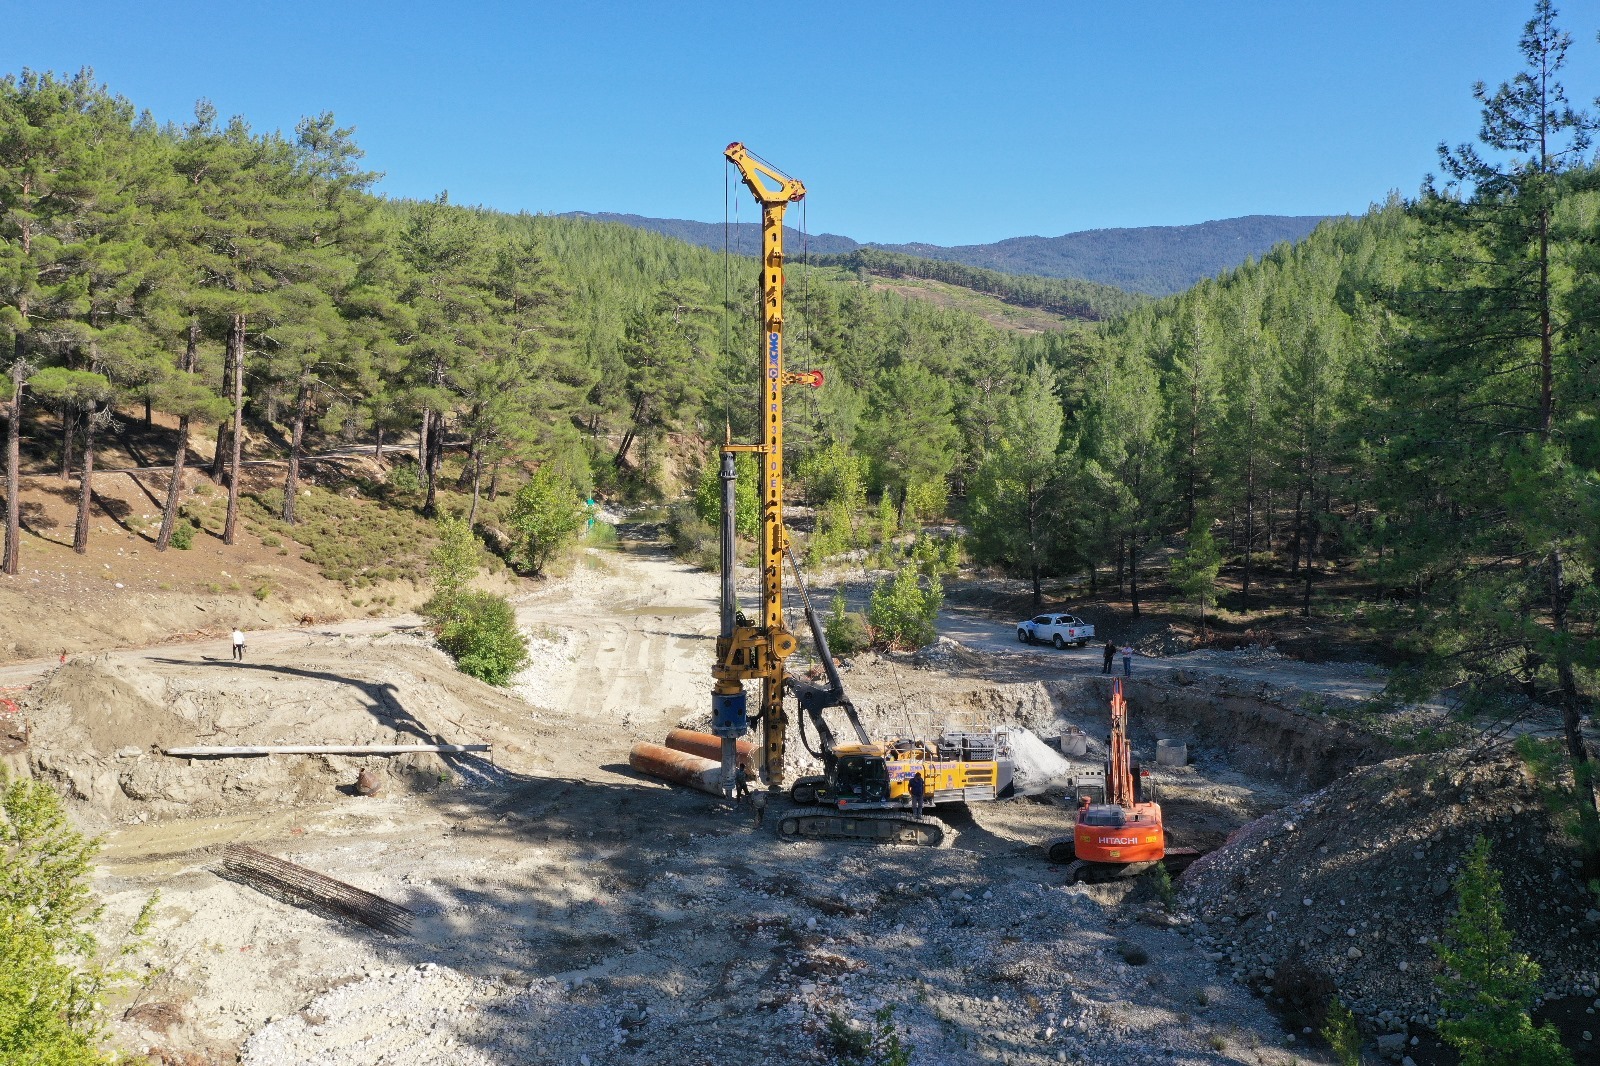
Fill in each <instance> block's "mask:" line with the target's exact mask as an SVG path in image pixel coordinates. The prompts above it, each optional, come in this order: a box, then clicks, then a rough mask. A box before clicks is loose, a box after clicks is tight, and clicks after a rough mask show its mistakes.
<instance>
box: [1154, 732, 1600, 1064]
mask: <svg viewBox="0 0 1600 1066" xmlns="http://www.w3.org/2000/svg"><path fill="white" fill-rule="evenodd" d="M1480 834H1481V835H1483V836H1485V837H1487V838H1488V839H1489V841H1490V844H1491V848H1492V852H1491V856H1492V858H1491V861H1492V862H1493V864H1494V865H1495V867H1496V868H1497V869H1498V870H1499V871H1500V874H1501V877H1502V880H1503V884H1504V887H1505V894H1506V906H1507V919H1508V922H1509V923H1510V925H1511V927H1512V929H1513V932H1514V934H1515V939H1516V943H1517V946H1518V948H1519V950H1523V951H1526V952H1528V953H1529V954H1531V955H1532V956H1533V957H1534V959H1535V960H1536V961H1537V962H1538V963H1539V964H1540V965H1541V967H1542V968H1543V971H1544V974H1543V983H1542V992H1543V994H1544V996H1545V997H1547V998H1550V999H1556V998H1560V997H1569V996H1574V997H1582V998H1585V999H1588V998H1593V997H1594V996H1595V995H1596V992H1597V989H1600V961H1597V960H1600V909H1596V904H1595V901H1594V898H1593V896H1592V895H1591V894H1590V893H1589V892H1588V891H1587V890H1586V889H1585V888H1584V886H1583V885H1582V884H1581V883H1580V881H1579V879H1578V878H1577V877H1576V876H1575V874H1576V867H1577V866H1578V862H1577V853H1576V850H1575V849H1574V847H1573V846H1572V844H1571V842H1570V841H1567V840H1565V839H1563V837H1562V835H1561V834H1560V833H1559V832H1558V831H1557V830H1556V828H1555V827H1554V826H1553V825H1552V824H1551V822H1550V819H1549V816H1548V814H1547V812H1546V810H1545V808H1544V805H1543V803H1542V802H1541V800H1540V798H1539V796H1538V794H1537V792H1536V791H1535V789H1534V787H1533V785H1532V783H1531V782H1530V781H1529V780H1528V779H1527V778H1526V776H1525V773H1524V771H1523V769H1522V766H1521V764H1520V762H1518V761H1517V760H1516V759H1515V758H1513V757H1509V756H1502V757H1499V758H1491V759H1487V760H1482V761H1478V762H1468V761H1466V760H1465V759H1464V758H1463V757H1462V756H1461V755H1459V754H1458V755H1447V756H1413V757H1409V758H1404V759H1397V760H1393V761H1390V762H1386V763H1382V764H1380V765H1377V766H1371V767H1366V768H1364V769H1361V770H1358V771H1356V772H1355V773H1352V774H1350V775H1349V776H1347V777H1345V778H1342V779H1341V780H1339V781H1338V782H1336V783H1335V784H1333V785H1330V786H1329V787H1328V788H1325V789H1323V790H1321V791H1319V792H1317V793H1314V794H1312V795H1310V796H1307V797H1305V798H1303V799H1301V800H1299V801H1297V802H1296V803H1294V804H1292V805H1290V806H1288V807H1286V808H1284V809H1283V810H1280V811H1277V812H1275V813H1272V814H1269V815H1267V816H1265V817H1263V818H1261V819H1259V820H1258V821H1256V822H1253V823H1251V824H1250V825H1247V826H1245V827H1244V828H1243V829H1241V830H1240V831H1239V832H1238V833H1236V834H1235V835H1234V837H1233V838H1232V839H1231V840H1230V841H1229V842H1228V845H1227V846H1226V847H1224V848H1222V849H1220V850H1218V851H1216V852H1213V853H1212V854H1210V855H1208V856H1205V857H1204V858H1202V859H1201V860H1200V861H1199V862H1197V863H1196V864H1195V865H1194V866H1193V867H1192V868H1191V869H1190V870H1189V871H1188V872H1187V873H1186V874H1185V875H1184V877H1183V880H1182V885H1183V897H1182V898H1183V901H1184V905H1185V906H1186V907H1188V908H1189V909H1190V910H1192V911H1193V912H1194V913H1197V914H1204V915H1205V916H1206V921H1205V922H1202V923H1197V925H1196V926H1195V931H1196V934H1197V943H1198V944H1199V946H1200V947H1201V948H1202V949H1203V950H1205V951H1206V952H1207V953H1208V956H1209V957H1210V958H1211V959H1212V960H1213V961H1215V962H1216V964H1217V967H1218V972H1219V974H1221V975H1224V976H1227V977H1231V978H1232V979H1233V980H1234V981H1235V982H1237V983H1239V984H1241V985H1244V986H1247V987H1250V988H1252V989H1254V990H1257V991H1259V992H1260V993H1261V994H1262V995H1264V996H1265V997H1267V998H1268V999H1269V1001H1274V1002H1278V1003H1279V1005H1280V1006H1283V1007H1285V1008H1286V1009H1288V1010H1289V1011H1290V1012H1291V1013H1297V1012H1298V1013H1306V1012H1309V1013H1310V1014H1312V1015H1320V1008H1321V1007H1322V1006H1323V1005H1325V1003H1326V1000H1327V997H1328V996H1329V995H1333V994H1337V995H1338V996H1339V997H1340V998H1341V999H1342V1000H1344V1001H1345V1002H1346V1003H1347V1004H1348V1005H1349V1006H1350V1007H1351V1009H1352V1010H1354V1011H1355V1012H1356V1013H1357V1014H1358V1016H1359V1017H1360V1018H1361V1020H1362V1023H1363V1027H1364V1028H1365V1029H1366V1031H1367V1032H1368V1033H1369V1034H1371V1035H1373V1036H1375V1037H1387V1038H1388V1040H1387V1042H1386V1045H1385V1046H1386V1047H1388V1048H1390V1049H1395V1050H1398V1049H1400V1048H1401V1047H1402V1045H1404V1046H1410V1038H1411V1037H1412V1036H1414V1035H1418V1034H1425V1033H1426V1032H1427V1031H1428V1030H1431V1029H1433V1028H1434V1027H1435V1026H1436V1025H1437V1023H1438V1020H1439V1016H1438V997H1437V995H1436V994H1435V993H1434V991H1433V980H1432V979H1433V977H1434V975H1435V974H1436V973H1437V972H1438V970H1439V962H1438V959H1437V956H1436V953H1435V952H1436V945H1437V944H1438V942H1439V939H1440V937H1441V936H1442V935H1444V933H1445V931H1446V926H1447V923H1448V922H1449V920H1450V918H1451V917H1452V916H1453V915H1454V913H1455V908H1456V897H1455V892H1454V890H1453V877H1454V875H1455V874H1456V872H1457V870H1458V869H1459V864H1460V863H1461V861H1462V859H1463V856H1464V855H1465V854H1466V852H1467V851H1468V850H1470V848H1471V847H1472V845H1473V842H1474V840H1475V839H1476V838H1477V837H1478V836H1479V835H1480ZM1307 1000H1309V1001H1310V1002H1306V1001H1307ZM1595 1028H1600V1026H1597V1027H1595ZM1397 1038H1398V1039H1397ZM1396 1057H1398V1055H1396Z"/></svg>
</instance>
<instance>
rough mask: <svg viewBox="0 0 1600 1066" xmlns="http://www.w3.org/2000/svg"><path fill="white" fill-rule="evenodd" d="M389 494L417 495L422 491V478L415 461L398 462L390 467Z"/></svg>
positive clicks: (387, 483)
mask: <svg viewBox="0 0 1600 1066" xmlns="http://www.w3.org/2000/svg"><path fill="white" fill-rule="evenodd" d="M385 484H386V485H387V486H388V491H387V495H389V496H416V495H419V494H420V493H421V492H422V478H421V476H420V475H419V474H418V473H417V464H415V463H396V464H394V466H392V467H390V468H389V479H388V481H387V482H385Z"/></svg>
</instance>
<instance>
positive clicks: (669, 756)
mask: <svg viewBox="0 0 1600 1066" xmlns="http://www.w3.org/2000/svg"><path fill="white" fill-rule="evenodd" d="M628 765H629V766H631V767H632V768H633V769H635V770H637V771H639V772H640V773H641V774H649V775H650V776H651V777H659V778H661V779H662V780H663V781H671V782H672V783H673V784H676V785H685V786H687V787H689V788H692V789H696V790H697V791H700V792H704V793H707V794H708V795H712V796H721V795H722V764H721V763H718V762H713V761H712V760H710V759H705V758H701V757H700V756H699V755H690V754H689V753H688V752H683V751H673V750H672V749H671V748H665V747H662V746H661V745H660V744H650V743H646V742H645V741H640V742H639V743H637V744H635V745H634V746H633V747H632V748H631V749H629V751H628Z"/></svg>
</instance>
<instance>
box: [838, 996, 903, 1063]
mask: <svg viewBox="0 0 1600 1066" xmlns="http://www.w3.org/2000/svg"><path fill="white" fill-rule="evenodd" d="M894 1011H895V1008H894V1004H892V1003H889V1004H885V1005H884V1006H882V1007H880V1008H878V1010H877V1011H876V1012H874V1014H873V1015H872V1025H871V1026H870V1027H862V1028H857V1027H856V1026H854V1025H851V1024H850V1023H849V1022H848V1021H847V1020H845V1019H844V1018H842V1017H841V1016H839V1015H838V1014H834V1013H831V1012H830V1013H829V1015H828V1026H827V1029H826V1030H825V1031H824V1033H823V1040H824V1044H825V1045H826V1047H825V1050H826V1051H827V1052H828V1053H829V1054H830V1055H831V1056H832V1057H833V1060H834V1061H835V1062H837V1063H839V1064H840V1066H911V1055H912V1053H913V1052H914V1051H915V1050H916V1048H915V1047H914V1046H913V1045H911V1044H908V1043H906V1042H905V1041H904V1040H903V1039H902V1037H901V1032H900V1029H899V1028H898V1027H897V1026H896V1025H895V1024H894Z"/></svg>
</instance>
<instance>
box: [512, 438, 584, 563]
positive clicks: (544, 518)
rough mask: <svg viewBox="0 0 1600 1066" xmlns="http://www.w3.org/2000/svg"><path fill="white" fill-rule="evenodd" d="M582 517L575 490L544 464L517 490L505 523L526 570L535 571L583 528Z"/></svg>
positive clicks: (553, 556) (553, 469) (579, 502)
mask: <svg viewBox="0 0 1600 1066" xmlns="http://www.w3.org/2000/svg"><path fill="white" fill-rule="evenodd" d="M586 517H587V515H586V514H585V513H584V511H583V508H582V506H581V501H580V500H579V499H578V493H577V490H576V489H574V488H573V487H572V485H571V484H570V483H569V482H568V481H567V479H566V478H564V477H562V476H561V475H560V474H559V473H558V472H556V470H555V468H554V467H551V466H549V465H548V464H547V465H545V466H541V467H540V468H539V469H538V470H535V471H534V472H533V477H532V478H531V479H530V480H529V481H528V483H527V484H526V485H524V486H522V487H521V488H520V489H518V490H517V494H516V496H514V497H513V498H512V501H511V511H510V513H509V514H508V515H507V516H506V524H507V525H508V526H510V527H511V529H512V530H513V531H514V532H515V533H516V534H517V536H518V548H519V551H520V554H521V555H522V558H523V559H524V560H525V561H526V563H527V567H528V569H529V570H531V571H532V572H533V573H535V574H538V573H542V572H543V571H544V568H545V566H546V565H547V564H548V563H549V562H550V560H551V559H554V558H555V557H556V553H558V552H559V551H561V549H562V548H563V547H565V545H566V544H567V542H568V541H570V540H572V538H573V537H574V536H576V535H577V532H578V530H580V529H582V528H583V523H584V520H585V518H586Z"/></svg>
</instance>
